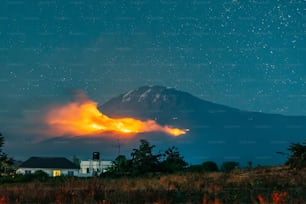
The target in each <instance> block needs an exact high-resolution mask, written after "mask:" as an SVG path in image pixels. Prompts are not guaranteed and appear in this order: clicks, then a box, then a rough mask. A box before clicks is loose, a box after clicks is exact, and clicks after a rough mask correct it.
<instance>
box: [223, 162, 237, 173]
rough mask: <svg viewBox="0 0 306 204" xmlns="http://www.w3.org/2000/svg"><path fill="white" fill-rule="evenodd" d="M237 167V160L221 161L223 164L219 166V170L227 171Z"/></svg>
mask: <svg viewBox="0 0 306 204" xmlns="http://www.w3.org/2000/svg"><path fill="white" fill-rule="evenodd" d="M238 167H239V163H238V162H234V161H228V162H223V164H222V165H221V167H220V170H221V171H223V172H226V173H229V172H231V171H232V170H234V169H236V168H238Z"/></svg>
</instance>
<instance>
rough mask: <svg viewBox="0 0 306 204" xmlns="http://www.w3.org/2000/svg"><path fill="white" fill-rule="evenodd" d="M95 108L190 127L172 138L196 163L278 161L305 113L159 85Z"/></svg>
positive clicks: (301, 133)
mask: <svg viewBox="0 0 306 204" xmlns="http://www.w3.org/2000/svg"><path fill="white" fill-rule="evenodd" d="M99 109H100V110H102V112H103V113H105V114H107V115H109V116H112V117H123V116H124V117H126V116H131V117H136V118H139V119H155V120H156V121H157V122H158V123H159V124H167V125H172V126H176V127H180V128H188V129H190V132H188V133H187V134H186V135H183V136H181V137H180V138H177V139H173V141H172V140H171V141H170V142H171V143H172V144H175V145H176V146H178V147H179V148H180V149H182V152H183V153H184V155H185V156H186V158H187V157H188V158H189V160H191V161H197V162H198V161H203V160H209V159H210V160H217V161H224V160H238V161H241V162H242V163H246V162H247V161H254V163H259V164H266V163H267V164H270V163H277V162H282V161H283V160H284V159H285V158H284V157H282V156H280V155H277V154H276V153H275V152H277V151H285V150H286V149H287V147H288V146H289V145H290V143H291V142H300V141H303V140H304V139H305V138H306V137H305V134H306V126H305V125H306V117H302V116H296V117H295V116H283V115H277V114H264V113H257V112H248V111H241V110H238V109H235V108H230V107H227V106H223V105H219V104H215V103H211V102H208V101H204V100H201V99H199V98H197V97H194V96H192V95H190V94H189V93H186V92H181V91H177V90H175V89H171V88H166V87H161V86H152V87H149V86H144V87H140V88H138V89H135V90H131V91H129V92H127V93H124V94H121V95H119V96H118V97H115V98H113V99H111V100H109V101H108V102H106V103H105V104H103V105H102V106H100V107H99ZM148 138H149V139H150V137H148ZM162 141H163V139H162V138H161V139H160V141H159V142H160V143H163V142H162ZM172 144H170V145H172ZM168 146H169V145H168Z"/></svg>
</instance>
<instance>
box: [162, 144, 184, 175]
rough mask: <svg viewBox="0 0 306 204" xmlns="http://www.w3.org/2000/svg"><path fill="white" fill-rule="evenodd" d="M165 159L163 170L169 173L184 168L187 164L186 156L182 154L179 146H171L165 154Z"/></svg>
mask: <svg viewBox="0 0 306 204" xmlns="http://www.w3.org/2000/svg"><path fill="white" fill-rule="evenodd" d="M163 156H165V160H164V161H162V162H161V170H162V171H165V172H169V173H173V172H177V171H181V170H183V169H184V168H185V167H186V166H187V162H185V161H184V157H182V156H181V155H180V152H179V151H178V149H177V147H174V146H173V147H171V148H169V149H167V150H166V151H165V153H164V154H163Z"/></svg>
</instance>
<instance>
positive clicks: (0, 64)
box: [0, 0, 306, 158]
mask: <svg viewBox="0 0 306 204" xmlns="http://www.w3.org/2000/svg"><path fill="white" fill-rule="evenodd" d="M131 2H132V3H131ZM305 34H306V1H305V0H292V1H289V0H284V1H276V0H275V1H274V0H273V1H268V0H245V1H238V0H232V1H208V0H198V1H193V0H192V1H191V0H190V1H183V0H182V1H167V0H152V1H148V0H147V1H146V0H144V1H115V0H113V1H108V0H103V1H102V0H100V1H82V0H81V1H77V0H76V1H69V0H67V1H52V0H51V1H44V0H41V1H19V0H10V1H1V4H0V93H1V100H0V128H1V129H0V131H1V132H2V133H3V135H4V137H5V139H6V145H5V146H6V148H5V149H6V150H7V152H9V153H11V154H13V155H12V156H16V157H17V158H18V156H20V155H14V153H13V152H14V149H12V148H14V143H16V142H17V141H18V142H21V143H22V141H31V134H27V132H24V134H21V133H20V132H22V130H23V129H22V128H24V127H25V126H26V123H27V116H28V115H29V114H32V113H35V112H39V110H40V109H41V108H42V107H44V106H45V105H47V104H48V103H50V102H56V101H67V100H68V99H69V96H70V93H71V91H73V90H76V89H78V90H79V89H81V90H84V91H85V92H86V93H87V94H88V96H89V98H91V99H93V100H95V101H98V102H99V103H103V102H106V101H107V100H108V99H110V98H112V97H114V96H117V95H118V94H121V93H123V92H126V91H128V90H130V89H134V88H137V87H139V86H143V85H162V86H167V87H174V88H176V89H178V90H182V91H187V92H189V93H191V94H193V95H195V96H197V97H199V98H201V99H204V100H207V101H211V102H215V103H219V104H224V105H228V106H232V107H235V108H239V109H243V110H250V111H261V112H266V113H278V114H285V115H306V108H305V104H306V67H305V65H306V39H305Z"/></svg>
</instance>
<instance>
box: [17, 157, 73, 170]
mask: <svg viewBox="0 0 306 204" xmlns="http://www.w3.org/2000/svg"><path fill="white" fill-rule="evenodd" d="M19 167H23V168H50V169H55V168H58V169H79V167H78V166H77V165H76V164H74V163H73V162H71V161H69V160H68V159H66V158H64V157H31V158H29V159H28V160H26V161H25V162H23V163H22V164H21V165H20V166H19Z"/></svg>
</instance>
